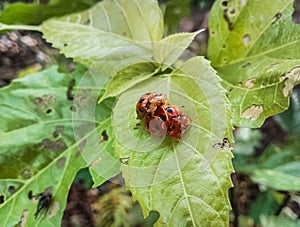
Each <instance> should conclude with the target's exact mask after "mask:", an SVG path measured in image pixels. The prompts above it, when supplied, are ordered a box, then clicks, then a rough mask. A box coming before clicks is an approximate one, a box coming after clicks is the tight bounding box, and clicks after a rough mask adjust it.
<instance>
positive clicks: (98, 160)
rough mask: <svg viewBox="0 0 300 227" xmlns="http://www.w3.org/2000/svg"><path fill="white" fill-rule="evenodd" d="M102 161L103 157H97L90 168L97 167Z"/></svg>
mask: <svg viewBox="0 0 300 227" xmlns="http://www.w3.org/2000/svg"><path fill="white" fill-rule="evenodd" d="M101 160H102V157H101V156H99V157H97V158H96V159H95V160H94V161H92V162H91V163H90V164H89V167H95V166H96V165H97V164H98V163H99V162H100V161H101Z"/></svg>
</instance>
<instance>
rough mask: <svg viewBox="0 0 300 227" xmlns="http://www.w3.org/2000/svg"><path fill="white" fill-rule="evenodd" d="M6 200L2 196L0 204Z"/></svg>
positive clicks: (0, 196)
mask: <svg viewBox="0 0 300 227" xmlns="http://www.w3.org/2000/svg"><path fill="white" fill-rule="evenodd" d="M4 201H5V199H4V195H0V204H2V203H4Z"/></svg>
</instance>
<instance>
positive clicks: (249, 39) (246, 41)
mask: <svg viewBox="0 0 300 227" xmlns="http://www.w3.org/2000/svg"><path fill="white" fill-rule="evenodd" d="M250 41H251V36H250V35H249V34H246V35H244V37H243V42H244V44H245V45H247V44H249V43H250Z"/></svg>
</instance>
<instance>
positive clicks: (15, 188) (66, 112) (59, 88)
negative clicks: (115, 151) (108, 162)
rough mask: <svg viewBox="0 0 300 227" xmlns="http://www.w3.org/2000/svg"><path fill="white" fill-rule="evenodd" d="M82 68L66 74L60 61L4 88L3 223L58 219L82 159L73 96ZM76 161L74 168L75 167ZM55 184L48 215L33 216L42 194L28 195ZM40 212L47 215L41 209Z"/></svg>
mask: <svg viewBox="0 0 300 227" xmlns="http://www.w3.org/2000/svg"><path fill="white" fill-rule="evenodd" d="M79 73H80V70H79V71H76V72H74V74H69V75H64V74H60V73H58V72H57V67H52V68H50V69H48V70H45V71H42V72H39V73H37V74H34V75H31V76H27V77H25V78H22V79H19V80H15V81H14V82H13V83H12V84H11V85H10V86H9V87H6V88H3V89H1V90H0V100H1V105H0V106H1V108H0V112H1V116H3V117H2V121H1V123H2V124H1V130H2V131H3V133H2V134H1V139H0V146H1V150H0V162H1V166H2V168H3V171H1V173H0V179H1V180H0V187H1V190H0V191H1V195H4V203H2V204H1V211H2V212H1V215H0V216H1V220H2V224H3V225H4V226H14V225H17V223H19V221H21V217H22V215H24V216H25V219H24V220H23V221H22V223H25V221H26V226H37V225H39V224H40V225H47V224H48V225H49V224H52V225H59V224H60V222H61V218H62V215H63V210H64V207H65V203H66V197H67V193H68V192H67V189H68V188H69V187H70V185H71V183H72V181H73V178H74V176H75V174H76V172H77V170H79V169H80V168H82V167H83V166H84V164H85V162H83V160H82V159H81V158H80V157H79V158H76V159H75V158H74V154H75V152H76V151H77V146H76V143H75V141H74V138H73V131H72V119H71V117H72V112H71V110H70V106H71V105H72V102H70V101H68V100H67V96H66V91H67V87H68V84H69V83H70V81H72V80H73V78H74V76H75V75H77V76H78V74H79ZM70 166H72V168H70ZM48 187H52V194H53V201H52V204H51V207H50V208H49V210H48V213H47V215H46V216H44V217H39V218H38V219H34V213H35V211H36V209H37V200H35V199H32V200H31V199H29V198H28V193H29V192H30V191H31V192H32V193H33V194H34V195H35V194H38V193H41V192H43V191H44V190H45V189H46V188H48ZM40 216H43V215H42V214H41V215H40Z"/></svg>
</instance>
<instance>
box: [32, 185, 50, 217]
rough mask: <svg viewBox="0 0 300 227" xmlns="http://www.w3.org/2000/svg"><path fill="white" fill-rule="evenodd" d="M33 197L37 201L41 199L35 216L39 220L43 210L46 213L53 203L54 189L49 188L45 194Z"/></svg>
mask: <svg viewBox="0 0 300 227" xmlns="http://www.w3.org/2000/svg"><path fill="white" fill-rule="evenodd" d="M32 197H33V198H36V199H38V198H39V202H38V205H37V210H36V212H35V214H34V217H35V218H37V217H38V216H39V214H40V212H41V211H42V210H45V212H46V211H47V210H48V208H49V207H50V204H51V201H52V187H48V188H46V189H45V191H44V192H42V193H39V194H37V195H33V196H32Z"/></svg>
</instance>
